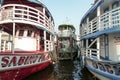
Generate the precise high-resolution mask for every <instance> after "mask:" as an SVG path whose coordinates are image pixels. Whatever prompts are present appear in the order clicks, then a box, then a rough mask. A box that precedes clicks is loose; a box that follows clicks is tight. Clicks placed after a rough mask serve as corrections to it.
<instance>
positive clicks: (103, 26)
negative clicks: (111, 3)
mask: <svg viewBox="0 0 120 80" xmlns="http://www.w3.org/2000/svg"><path fill="white" fill-rule="evenodd" d="M119 20H120V7H118V8H116V9H113V10H111V11H108V12H106V13H104V14H102V15H100V16H98V17H96V18H94V19H93V20H91V21H90V22H88V23H86V24H83V25H82V26H83V29H82V30H84V31H82V33H81V34H82V36H84V35H87V34H91V33H94V32H96V31H102V30H107V29H109V28H113V27H118V26H120V21H119Z"/></svg>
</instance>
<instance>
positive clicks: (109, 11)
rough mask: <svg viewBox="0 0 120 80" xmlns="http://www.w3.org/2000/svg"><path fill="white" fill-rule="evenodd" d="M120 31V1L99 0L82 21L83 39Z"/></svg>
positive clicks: (81, 32)
mask: <svg viewBox="0 0 120 80" xmlns="http://www.w3.org/2000/svg"><path fill="white" fill-rule="evenodd" d="M116 31H120V1H119V0H99V1H98V2H97V3H96V4H94V5H93V6H92V7H91V8H90V9H89V10H88V12H87V13H86V14H85V16H84V17H83V18H82V20H81V23H80V34H81V39H86V38H94V37H98V36H100V35H102V34H108V33H112V32H116Z"/></svg>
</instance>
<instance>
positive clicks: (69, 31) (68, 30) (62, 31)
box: [58, 24, 75, 38]
mask: <svg viewBox="0 0 120 80" xmlns="http://www.w3.org/2000/svg"><path fill="white" fill-rule="evenodd" d="M58 29H59V32H58V37H70V36H71V35H72V37H73V38H75V28H74V26H73V25H69V24H62V25H59V27H58Z"/></svg>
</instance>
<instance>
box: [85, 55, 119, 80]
mask: <svg viewBox="0 0 120 80" xmlns="http://www.w3.org/2000/svg"><path fill="white" fill-rule="evenodd" d="M85 67H86V68H87V69H88V70H89V71H90V72H91V73H92V74H93V75H94V76H95V77H97V78H99V79H100V80H120V76H119V75H120V71H119V66H118V65H117V64H116V65H115V64H111V63H109V62H105V61H98V60H96V59H93V58H88V57H87V58H86V57H85Z"/></svg>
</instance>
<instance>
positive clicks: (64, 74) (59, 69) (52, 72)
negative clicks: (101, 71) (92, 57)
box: [23, 59, 98, 80]
mask: <svg viewBox="0 0 120 80" xmlns="http://www.w3.org/2000/svg"><path fill="white" fill-rule="evenodd" d="M23 80H98V79H97V78H95V77H94V76H93V75H92V74H91V73H90V72H89V71H88V70H87V69H86V68H84V69H81V67H80V62H79V60H77V59H76V60H64V61H59V62H58V63H56V64H54V65H50V66H49V67H47V68H46V69H44V70H42V71H40V72H37V73H35V74H32V75H30V76H28V77H27V78H25V79H23Z"/></svg>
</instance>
